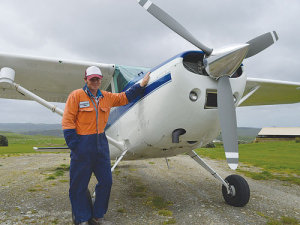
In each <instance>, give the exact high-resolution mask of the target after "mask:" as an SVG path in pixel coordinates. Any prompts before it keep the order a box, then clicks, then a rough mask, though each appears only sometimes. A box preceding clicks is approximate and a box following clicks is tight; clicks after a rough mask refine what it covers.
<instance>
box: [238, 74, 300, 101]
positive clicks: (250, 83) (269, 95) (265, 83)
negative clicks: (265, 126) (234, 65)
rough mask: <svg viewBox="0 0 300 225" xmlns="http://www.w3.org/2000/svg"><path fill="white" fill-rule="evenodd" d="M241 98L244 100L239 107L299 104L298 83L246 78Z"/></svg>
mask: <svg viewBox="0 0 300 225" xmlns="http://www.w3.org/2000/svg"><path fill="white" fill-rule="evenodd" d="M251 92H253V93H252V94H251ZM247 95H248V96H249V97H248V96H247ZM247 97H248V98H247ZM243 98H245V99H244V101H243V99H242V101H243V102H242V103H241V104H240V105H239V106H258V105H278V104H292V103H298V102H300V83H298V82H288V81H279V80H268V79H257V78H247V83H246V88H245V91H244V96H243Z"/></svg>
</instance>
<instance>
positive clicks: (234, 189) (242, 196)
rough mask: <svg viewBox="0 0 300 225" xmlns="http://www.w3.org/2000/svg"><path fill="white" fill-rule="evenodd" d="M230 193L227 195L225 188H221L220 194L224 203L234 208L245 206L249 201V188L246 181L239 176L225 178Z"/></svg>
mask: <svg viewBox="0 0 300 225" xmlns="http://www.w3.org/2000/svg"><path fill="white" fill-rule="evenodd" d="M225 181H227V182H228V184H229V187H230V189H231V192H230V193H228V191H227V188H226V187H225V186H224V185H223V186H222V193H223V197H224V199H225V201H226V202H227V203H228V204H229V205H232V206H235V207H243V206H245V205H246V204H247V203H248V201H249V199H250V188H249V185H248V183H247V181H246V180H245V179H244V178H243V177H241V176H239V175H235V174H233V175H230V176H228V177H226V179H225Z"/></svg>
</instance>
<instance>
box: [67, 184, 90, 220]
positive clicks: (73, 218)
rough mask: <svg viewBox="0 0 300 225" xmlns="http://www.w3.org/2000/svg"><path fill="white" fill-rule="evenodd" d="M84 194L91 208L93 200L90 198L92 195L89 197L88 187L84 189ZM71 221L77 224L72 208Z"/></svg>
mask: <svg viewBox="0 0 300 225" xmlns="http://www.w3.org/2000/svg"><path fill="white" fill-rule="evenodd" d="M86 196H87V199H88V201H89V204H90V206H91V208H93V200H92V197H91V192H90V190H89V189H87V191H86ZM72 221H73V223H74V224H75V225H78V224H79V223H77V221H76V220H75V215H74V213H73V210H72Z"/></svg>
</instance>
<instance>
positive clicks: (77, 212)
mask: <svg viewBox="0 0 300 225" xmlns="http://www.w3.org/2000/svg"><path fill="white" fill-rule="evenodd" d="M86 89H87V87H86V86H85V87H84V90H85V91H86ZM143 89H144V88H142V87H140V85H139V84H136V85H134V86H132V88H130V89H129V90H127V91H126V92H125V94H126V97H127V99H128V101H129V102H131V101H133V100H134V99H135V98H137V97H138V96H139V95H140V94H141V93H142V92H143ZM87 94H88V95H91V93H89V92H87ZM98 95H101V92H100V91H99V92H98ZM90 97H91V96H90ZM63 132H64V137H65V140H66V143H67V145H68V146H69V148H70V149H71V154H70V157H71V164H70V189H69V197H70V201H71V205H72V211H73V213H74V216H75V219H76V221H77V222H78V223H81V222H85V221H88V220H89V219H91V218H92V217H93V218H102V217H103V216H104V214H105V213H106V212H107V209H108V202H109V197H110V191H111V186H112V174H111V164H110V154H109V146H108V141H107V138H106V135H105V132H103V133H100V134H97V133H96V134H89V135H78V134H77V133H76V129H64V130H63ZM92 173H94V174H95V176H96V179H97V181H98V184H97V185H96V187H95V192H96V199H95V202H94V205H93V208H92V209H91V207H90V202H89V199H88V198H87V194H86V193H87V189H88V184H89V181H90V178H91V176H92Z"/></svg>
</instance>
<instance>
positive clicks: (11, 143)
mask: <svg viewBox="0 0 300 225" xmlns="http://www.w3.org/2000/svg"><path fill="white" fill-rule="evenodd" d="M0 135H3V136H5V137H6V138H7V139H8V146H7V147H0V156H7V157H9V156H12V155H20V154H26V153H42V152H40V151H39V152H38V151H36V150H34V149H33V147H50V146H63V145H64V143H65V140H64V138H58V137H52V136H43V135H24V134H16V133H11V132H2V131H0Z"/></svg>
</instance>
